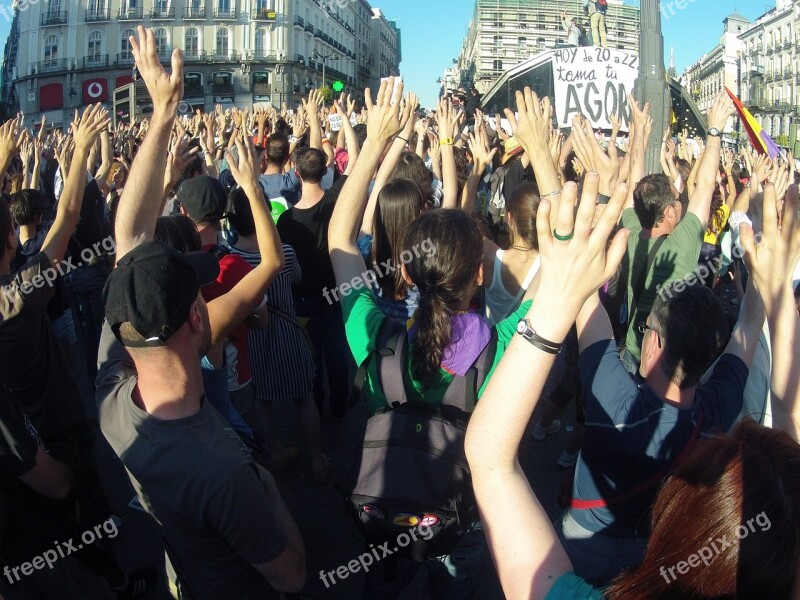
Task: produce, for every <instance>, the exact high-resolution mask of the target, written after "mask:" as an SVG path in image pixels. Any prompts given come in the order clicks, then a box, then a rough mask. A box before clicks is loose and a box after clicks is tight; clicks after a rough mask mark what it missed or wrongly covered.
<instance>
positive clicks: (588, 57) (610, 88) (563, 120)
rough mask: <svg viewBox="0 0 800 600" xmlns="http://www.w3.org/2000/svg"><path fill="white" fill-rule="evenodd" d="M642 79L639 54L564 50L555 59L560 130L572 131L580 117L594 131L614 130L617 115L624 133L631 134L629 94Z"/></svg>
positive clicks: (598, 48)
mask: <svg viewBox="0 0 800 600" xmlns="http://www.w3.org/2000/svg"><path fill="white" fill-rule="evenodd" d="M638 75H639V57H638V56H636V55H635V54H630V53H628V52H623V51H622V50H616V49H612V48H601V47H597V46H592V47H580V48H562V49H560V50H556V53H555V56H554V57H553V82H554V84H555V96H556V105H555V110H556V118H557V120H558V126H559V127H571V126H572V119H573V117H575V115H577V114H582V115H583V116H585V117H586V118H587V119H588V120H589V122H590V123H591V124H592V127H593V128H594V129H611V122H610V120H609V117H611V115H617V116H619V118H620V121H621V123H622V127H621V130H622V131H627V130H628V119H629V117H630V109H629V107H628V97H627V96H628V94H630V93H632V92H633V85H634V83H635V82H636V77H637V76H638Z"/></svg>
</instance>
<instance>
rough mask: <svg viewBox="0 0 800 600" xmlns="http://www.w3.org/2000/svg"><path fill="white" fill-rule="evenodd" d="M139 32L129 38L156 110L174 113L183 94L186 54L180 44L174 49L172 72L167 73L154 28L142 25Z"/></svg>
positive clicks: (171, 115) (137, 66) (171, 114)
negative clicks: (178, 47)
mask: <svg viewBox="0 0 800 600" xmlns="http://www.w3.org/2000/svg"><path fill="white" fill-rule="evenodd" d="M137 32H138V38H139V39H138V40H137V39H136V37H131V38H130V43H131V52H132V53H133V58H134V59H135V61H136V68H137V69H139V74H140V75H141V76H142V79H143V80H144V83H145V85H146V86H147V91H148V92H149V94H150V98H151V100H152V101H153V111H154V112H158V111H161V112H163V113H165V114H167V115H169V116H170V117H173V116H174V115H175V110H176V108H177V106H178V102H180V100H181V98H182V97H183V54H182V52H181V51H180V50H178V49H177V48H176V49H175V50H173V51H172V73H169V74H167V72H166V71H164V67H163V66H161V59H160V58H159V56H158V47H157V45H156V41H155V37H154V34H153V30H152V29H145V28H144V27H143V26H142V25H139V27H137Z"/></svg>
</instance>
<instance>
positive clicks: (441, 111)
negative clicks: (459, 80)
mask: <svg viewBox="0 0 800 600" xmlns="http://www.w3.org/2000/svg"><path fill="white" fill-rule="evenodd" d="M458 119H459V112H458V110H457V109H456V108H455V107H454V106H453V105H452V104H451V103H450V101H449V100H448V99H447V98H442V99H441V100H440V101H439V107H438V109H437V111H436V125H437V126H438V127H439V140H440V141H441V140H444V139H451V140H454V139H455V138H456V135H458Z"/></svg>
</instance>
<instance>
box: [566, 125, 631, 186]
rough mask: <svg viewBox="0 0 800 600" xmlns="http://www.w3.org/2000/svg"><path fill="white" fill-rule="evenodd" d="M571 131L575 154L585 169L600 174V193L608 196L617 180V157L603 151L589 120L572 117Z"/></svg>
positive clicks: (618, 163)
mask: <svg viewBox="0 0 800 600" xmlns="http://www.w3.org/2000/svg"><path fill="white" fill-rule="evenodd" d="M572 132H573V134H574V138H573V148H574V149H575V155H576V156H577V157H578V160H580V161H581V163H582V164H583V166H584V168H585V169H586V170H587V171H589V172H595V173H597V174H599V175H600V193H601V194H603V195H604V196H610V195H611V193H612V192H613V191H614V187H615V186H616V185H617V181H618V180H619V167H620V161H619V159H618V158H617V157H616V155H615V156H614V157H613V158H612V157H611V156H609V155H608V154H606V153H605V152H604V151H603V149H602V148H601V147H600V144H599V143H598V142H597V138H596V137H595V135H594V131H592V126H591V124H590V123H589V121H586V120H583V121H581V120H579V119H577V118H576V119H574V120H573V122H572Z"/></svg>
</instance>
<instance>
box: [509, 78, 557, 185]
mask: <svg viewBox="0 0 800 600" xmlns="http://www.w3.org/2000/svg"><path fill="white" fill-rule="evenodd" d="M516 98H517V111H518V113H519V118H517V117H515V116H514V113H513V112H512V111H511V109H509V108H507V109H505V113H506V118H507V119H508V121H509V122H510V123H511V130H512V131H513V132H514V136H516V138H517V141H519V143H520V145H521V146H522V147H523V148H524V149H525V153H526V154H527V155H528V157H529V159H530V161H531V165H532V166H533V173H534V175H535V176H536V183H537V184H538V186H539V195H540V196H541V197H542V198H549V197H553V196H556V195H557V194H558V193H559V191H560V190H561V179H560V178H559V176H558V170H557V169H556V165H555V164H553V160H552V158H551V155H550V127H551V118H552V116H551V115H552V108H551V106H550V98H544V100H539V97H538V96H537V95H536V94H535V93H534V92H532V91H531V89H530V88H528V87H526V88H525V91H524V92H517V93H516Z"/></svg>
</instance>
